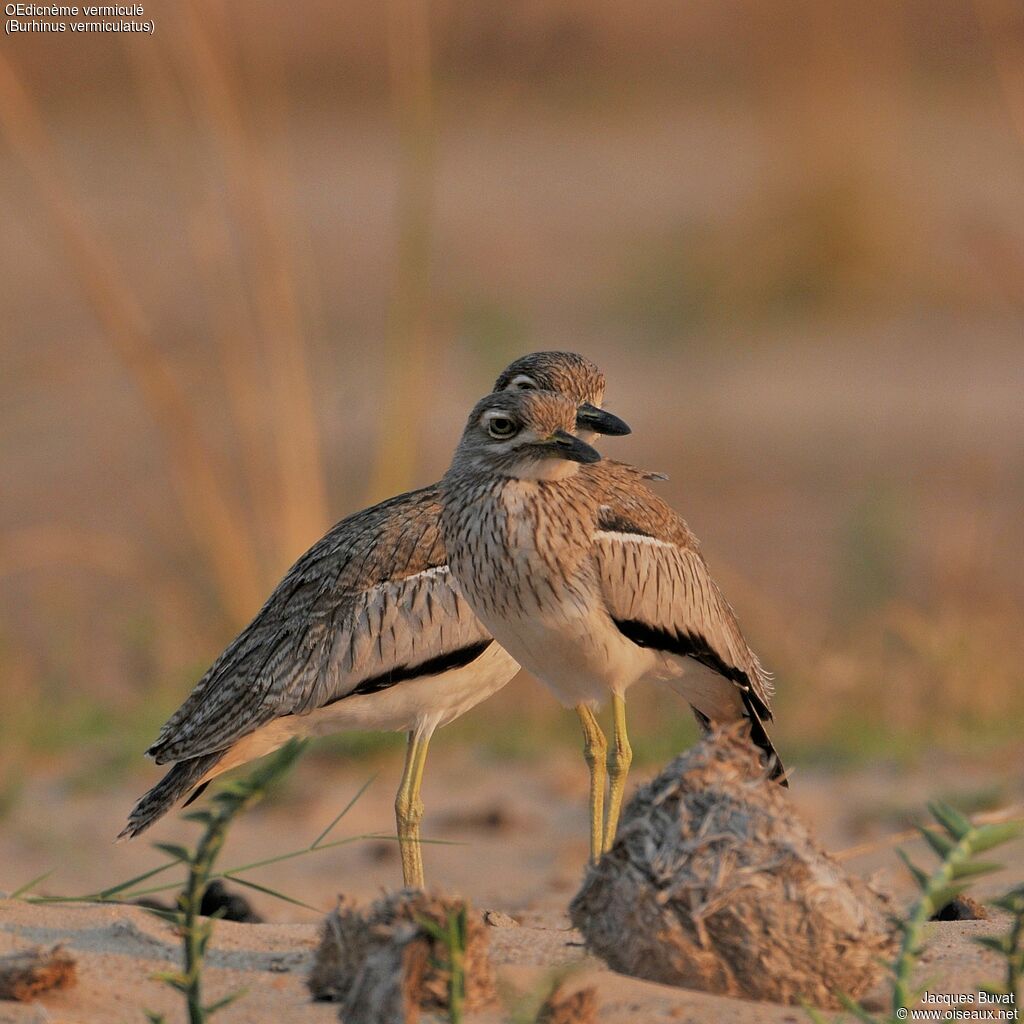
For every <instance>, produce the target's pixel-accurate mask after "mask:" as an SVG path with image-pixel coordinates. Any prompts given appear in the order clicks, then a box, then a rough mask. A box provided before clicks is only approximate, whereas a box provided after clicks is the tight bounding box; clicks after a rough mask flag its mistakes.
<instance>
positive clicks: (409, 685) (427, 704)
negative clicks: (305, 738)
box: [303, 643, 519, 736]
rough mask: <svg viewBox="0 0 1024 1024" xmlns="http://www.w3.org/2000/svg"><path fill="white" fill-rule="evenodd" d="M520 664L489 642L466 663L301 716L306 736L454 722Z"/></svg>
mask: <svg viewBox="0 0 1024 1024" xmlns="http://www.w3.org/2000/svg"><path fill="white" fill-rule="evenodd" d="M518 671H519V666H518V665H517V664H516V662H515V661H513V660H512V658H511V657H509V655H508V654H507V653H506V652H505V651H504V650H502V648H501V647H500V645H498V644H496V643H492V644H491V645H490V646H489V647H488V648H487V650H485V651H484V653H483V654H481V655H480V656H479V657H478V658H476V659H475V660H473V661H471V662H470V663H469V664H468V665H463V666H462V667H461V668H456V669H449V670H448V671H447V672H439V673H437V674H435V675H430V676H419V677H418V678H415V679H404V680H402V681H401V682H399V683H395V684H394V686H389V687H388V688H387V689H384V690H378V691H377V692H376V693H367V694H356V695H353V696H351V697H342V698H341V700H338V701H335V702H334V703H333V704H329V705H328V706H327V707H324V708H319V709H317V710H316V711H313V712H311V713H310V714H309V715H305V716H303V718H304V719H305V721H306V722H307V723H308V725H307V729H308V735H314V736H326V735H329V734H330V733H332V732H338V731H340V730H344V729H368V730H381V731H404V730H410V729H417V728H420V727H421V726H423V725H430V726H431V727H433V728H437V727H439V726H442V725H447V724H448V723H449V722H453V721H454V720H455V719H456V718H458V717H459V716H460V715H462V714H465V712H467V711H468V710H469V709H470V708H472V707H475V706H476V705H477V704H479V703H480V702H481V701H482V700H486V699H487V698H488V697H490V696H491V695H492V694H494V693H496V692H497V691H498V690H500V689H501V688H502V687H503V686H504V685H505V684H506V683H507V682H508V681H509V680H510V679H511V678H512V677H513V676H514V675H515V674H516V673H517V672H518Z"/></svg>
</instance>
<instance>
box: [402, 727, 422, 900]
mask: <svg viewBox="0 0 1024 1024" xmlns="http://www.w3.org/2000/svg"><path fill="white" fill-rule="evenodd" d="M430 735H431V734H430V733H426V734H425V735H423V734H421V733H419V732H410V733H409V743H408V746H407V747H406V749H405V769H404V770H403V772H402V782H401V785H400V786H399V787H398V795H397V796H396V797H395V821H396V823H397V825H398V845H399V847H400V849H401V851H402V880H403V882H404V883H405V887H406V888H407V889H422V888H423V887H424V878H423V854H422V852H421V850H420V821H422V820H423V801H422V800H421V799H420V785H421V783H422V782H423V767H424V765H425V763H426V760H427V747H428V745H429V744H430Z"/></svg>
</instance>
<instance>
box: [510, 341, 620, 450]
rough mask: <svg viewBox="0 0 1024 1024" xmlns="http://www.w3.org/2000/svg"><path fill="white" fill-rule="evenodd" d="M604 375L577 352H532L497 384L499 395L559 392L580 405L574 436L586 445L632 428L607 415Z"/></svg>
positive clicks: (511, 368) (513, 364) (511, 367)
mask: <svg viewBox="0 0 1024 1024" xmlns="http://www.w3.org/2000/svg"><path fill="white" fill-rule="evenodd" d="M604 388H605V380H604V374H603V373H602V372H601V371H600V370H599V369H598V368H597V366H596V365H595V364H594V363H592V362H591V361H590V360H589V359H585V358H584V357H583V356H581V355H577V354H576V353H575V352H531V353H530V354H529V355H527V356H521V357H520V358H519V359H517V360H516V361H515V362H513V363H510V364H509V365H508V366H507V367H506V368H505V369H504V370H503V371H502V373H501V376H499V377H498V379H497V380H496V381H495V382H494V390H495V391H496V392H497V391H555V392H557V393H558V394H560V395H565V396H566V397H567V398H570V399H572V401H573V402H575V403H576V407H577V411H576V423H575V426H574V428H573V429H574V432H575V433H576V434H577V436H579V437H582V438H583V440H585V441H593V440H594V438H595V437H596V436H597V435H598V434H611V435H622V434H628V433H629V432H630V430H629V426H628V424H626V423H625V422H624V421H623V420H621V419H619V417H618V416H613V415H612V414H611V413H610V412H605V411H604V409H602V408H601V406H602V405H603V403H604Z"/></svg>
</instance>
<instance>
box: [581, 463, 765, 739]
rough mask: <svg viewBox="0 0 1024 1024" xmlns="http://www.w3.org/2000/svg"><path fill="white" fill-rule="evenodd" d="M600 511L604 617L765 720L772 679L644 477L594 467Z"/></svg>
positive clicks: (597, 545) (597, 551)
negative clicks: (693, 666) (712, 678)
mask: <svg viewBox="0 0 1024 1024" xmlns="http://www.w3.org/2000/svg"><path fill="white" fill-rule="evenodd" d="M597 465H598V466H602V467H603V469H602V470H601V471H600V472H601V473H603V474H604V477H603V478H601V479H598V480H597V484H598V486H599V487H600V493H601V497H602V501H603V504H602V506H601V508H600V511H599V515H598V521H597V531H596V532H595V534H594V548H593V551H594V565H595V569H596V571H597V573H598V577H599V579H600V585H601V591H602V594H603V596H604V600H605V603H606V606H607V609H608V613H609V615H610V616H611V618H612V620H613V621H614V622H615V624H616V626H617V627H618V628H619V630H620V631H621V632H622V633H623V634H624V635H626V636H627V637H629V638H630V639H631V640H633V641H634V642H635V643H638V644H640V645H642V646H645V647H654V648H657V649H659V650H664V651H670V652H672V653H675V654H679V655H682V656H684V657H690V658H693V659H694V660H696V661H699V662H701V663H702V664H704V665H706V666H708V667H709V668H711V669H713V670H714V671H716V672H718V673H720V674H721V675H722V676H724V677H725V678H727V679H729V680H731V681H732V682H733V683H735V684H736V685H737V686H738V687H740V689H741V690H742V691H743V692H744V694H745V696H746V697H747V698H748V699H749V701H750V704H751V706H752V708H753V710H754V711H756V712H757V714H758V715H759V716H761V717H762V718H766V719H770V718H771V710H770V704H771V697H772V683H771V677H770V676H769V675H768V673H767V672H765V670H764V669H763V668H762V667H761V664H760V663H759V662H758V660H757V656H756V655H755V654H754V652H753V651H751V650H750V648H749V647H748V646H747V642H746V641H745V640H744V638H743V634H742V633H741V632H740V627H739V623H738V622H737V621H736V616H735V614H734V612H733V610H732V608H731V607H730V606H729V602H728V601H726V599H725V598H724V597H723V596H722V592H721V591H720V590H719V589H718V586H717V584H716V583H715V581H714V580H713V579H712V578H711V574H710V572H709V571H708V567H707V565H706V563H705V562H704V559H703V557H702V556H701V554H700V550H699V548H698V545H697V542H696V539H695V538H694V536H693V534H692V533H691V532H690V530H689V528H688V527H687V526H686V523H685V522H683V520H682V519H681V518H680V517H679V516H678V515H677V514H676V512H675V511H674V510H672V509H671V508H670V507H669V506H668V505H666V504H665V502H663V501H662V500H661V499H660V498H659V497H658V496H657V495H656V494H654V493H653V492H652V491H651V490H650V489H649V488H648V487H647V486H646V484H645V480H647V479H650V478H651V477H650V476H649V475H647V474H642V473H641V472H640V471H639V470H635V469H633V468H632V467H628V466H623V465H621V464H617V463H598V464H597Z"/></svg>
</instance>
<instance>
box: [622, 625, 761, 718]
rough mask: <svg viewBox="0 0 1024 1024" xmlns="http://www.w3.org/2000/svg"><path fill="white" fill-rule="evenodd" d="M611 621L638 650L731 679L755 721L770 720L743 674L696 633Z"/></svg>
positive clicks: (745, 674) (744, 673)
mask: <svg viewBox="0 0 1024 1024" xmlns="http://www.w3.org/2000/svg"><path fill="white" fill-rule="evenodd" d="M612 622H614V623H615V625H616V627H617V628H618V630H619V632H620V633H621V634H622V635H623V636H624V637H626V638H627V639H629V640H632V641H633V643H635V644H636V645H637V646H638V647H651V648H653V649H654V650H656V651H666V652H668V653H669V654H677V655H679V657H681V658H693V660H694V661H699V662H700V663H701V664H702V665H706V666H707V667H708V668H710V669H712V670H713V671H715V672H717V673H718V674H719V675H721V676H724V677H725V678H726V679H729V680H731V681H732V682H734V683H735V684H736V685H737V686H738V687H739V688H740V689H741V690H742V691H743V699H744V701H745V702H747V703H748V704H749V705H750V708H751V710H752V711H754V712H755V713H756V715H757V717H758V719H759V720H765V721H769V722H770V721H771V720H772V713H771V711H770V709H769V708H768V706H767V705H766V704H765V702H764V701H763V700H761V698H760V697H759V696H758V695H757V693H756V692H755V691H754V688H753V686H752V685H751V681H750V677H749V676H748V675H747V673H746V672H744V671H743V670H742V669H740V668H737V667H736V666H735V665H730V664H728V663H727V662H725V661H723V660H722V658H721V656H720V655H719V654H717V653H716V652H715V651H714V650H712V648H711V645H710V644H709V643H708V642H707V640H705V639H704V637H703V636H701V635H700V634H699V633H670V632H669V631H668V630H665V629H658V628H657V627H655V626H649V625H648V624H647V623H646V622H640V621H638V620H637V619H612Z"/></svg>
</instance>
